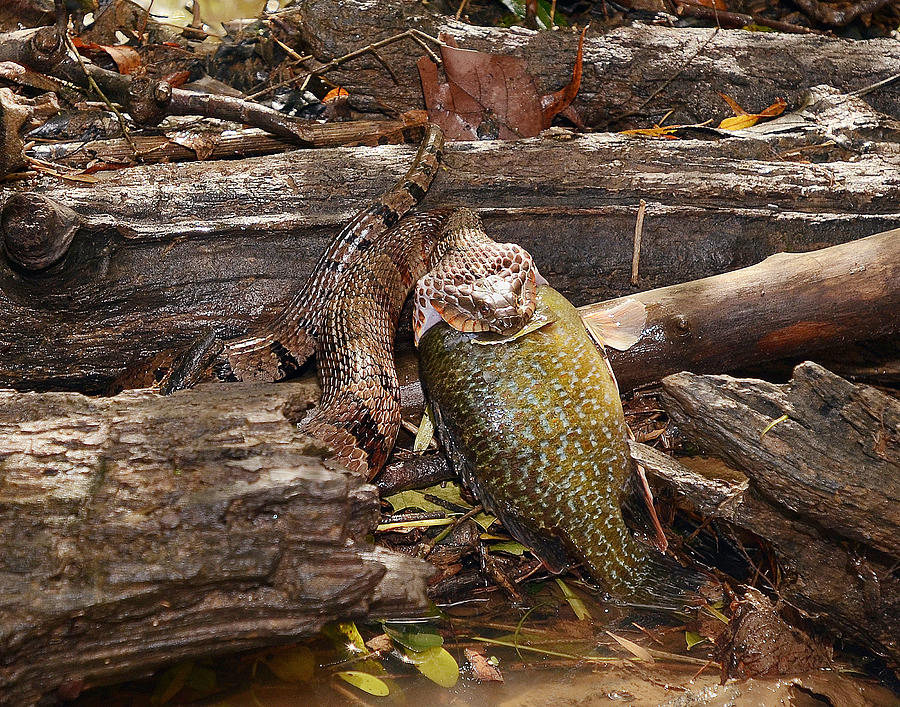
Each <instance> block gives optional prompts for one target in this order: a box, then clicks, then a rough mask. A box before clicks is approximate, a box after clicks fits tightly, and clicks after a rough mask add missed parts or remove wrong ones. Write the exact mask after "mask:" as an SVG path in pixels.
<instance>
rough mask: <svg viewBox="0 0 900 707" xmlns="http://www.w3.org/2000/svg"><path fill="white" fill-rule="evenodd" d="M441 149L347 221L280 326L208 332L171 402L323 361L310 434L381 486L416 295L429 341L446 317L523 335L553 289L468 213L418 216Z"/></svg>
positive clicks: (171, 382) (432, 144)
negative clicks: (231, 335)
mask: <svg viewBox="0 0 900 707" xmlns="http://www.w3.org/2000/svg"><path fill="white" fill-rule="evenodd" d="M442 148H443V135H442V133H441V131H440V129H439V128H438V127H437V126H434V125H430V126H429V127H428V128H427V130H426V134H425V137H424V139H423V141H422V144H421V146H420V147H419V150H418V152H417V154H416V156H415V158H414V159H413V162H412V165H411V166H410V168H409V171H408V172H407V174H406V175H405V176H404V177H403V178H402V179H401V180H400V181H398V182H397V183H396V184H395V185H394V186H392V187H391V188H390V189H388V191H386V192H385V193H384V194H383V195H382V196H381V198H380V199H378V200H377V201H376V202H375V203H373V204H372V205H370V206H368V207H367V208H365V209H363V210H362V211H360V212H359V213H357V214H356V215H355V216H354V217H353V218H352V219H351V220H350V221H349V222H348V224H347V225H346V226H345V227H344V228H343V229H342V230H341V232H340V233H339V234H338V235H337V236H336V237H335V238H334V239H333V240H332V241H331V243H330V244H329V246H328V248H327V249H326V251H325V253H324V254H323V255H322V256H321V258H320V259H319V261H318V262H317V264H316V266H315V268H314V270H313V273H312V274H311V276H310V277H309V279H308V280H307V281H306V283H305V284H304V286H303V287H302V288H301V289H300V291H299V292H298V293H297V294H296V295H295V296H294V297H293V299H292V300H291V301H290V303H289V304H288V306H287V307H286V308H285V310H283V312H282V313H281V314H280V315H279V316H278V317H276V318H275V320H273V321H272V322H270V323H269V324H268V325H266V326H264V327H263V328H261V329H260V330H259V331H257V332H255V333H253V334H252V335H249V336H246V337H244V338H241V339H236V340H232V341H226V342H221V341H218V340H216V339H215V338H214V336H213V335H212V333H211V332H210V333H208V334H207V335H206V336H205V337H202V338H201V339H200V340H198V342H196V343H195V345H194V346H192V347H191V348H190V349H188V350H187V351H185V352H184V353H183V354H182V355H181V356H180V357H179V358H178V359H176V361H175V363H174V364H173V366H172V370H171V371H170V373H169V375H168V377H167V378H166V379H165V380H164V381H163V383H162V386H161V390H162V392H163V393H170V392H174V391H175V390H178V389H180V388H185V387H189V386H190V385H192V384H193V383H194V382H196V380H197V379H198V378H199V377H200V376H202V375H204V374H208V373H209V372H210V371H211V370H213V371H215V375H216V376H217V377H219V378H220V379H223V380H229V379H231V380H234V379H238V380H261V381H277V380H280V379H283V378H285V377H287V376H288V375H290V374H292V373H294V372H296V371H297V370H298V369H299V368H300V366H302V365H303V363H304V362H305V361H306V360H307V359H308V358H309V356H311V355H312V354H313V353H315V354H316V358H317V363H318V370H319V379H320V381H321V384H322V399H321V402H320V405H319V406H318V408H316V410H315V411H314V413H313V415H312V416H311V418H309V419H307V420H306V421H305V422H304V425H303V427H304V430H305V431H306V432H308V433H309V434H311V435H313V436H314V437H316V438H318V439H320V440H322V441H323V442H325V443H326V444H327V445H328V446H330V447H332V448H333V449H334V452H335V456H336V458H337V460H339V461H340V462H342V463H343V464H344V465H345V466H346V467H347V468H349V469H350V470H351V471H354V472H357V473H361V474H365V475H366V476H367V477H368V478H372V477H373V476H375V474H377V473H378V471H380V470H381V468H382V467H383V466H384V463H385V462H386V460H387V457H388V455H389V453H390V451H391V448H392V447H393V445H394V442H395V440H396V438H397V434H398V432H399V429H400V392H399V384H398V380H397V372H396V369H395V367H394V360H393V354H394V335H395V331H396V327H397V323H398V319H399V316H400V310H401V308H402V305H403V302H404V300H405V299H406V297H407V295H408V294H409V292H410V290H411V289H412V287H413V285H415V284H416V283H418V286H417V288H416V295H415V301H416V311H415V315H414V323H413V328H414V333H415V337H416V341H418V339H419V337H420V336H421V335H422V334H423V333H424V332H425V330H427V329H428V328H429V327H430V326H431V325H433V324H435V323H437V322H438V321H441V320H442V319H443V320H445V321H447V322H448V323H449V324H450V325H451V326H453V327H454V328H456V329H458V330H460V331H494V332H497V333H500V334H508V333H511V332H514V331H517V330H519V329H521V327H522V326H523V325H524V324H525V323H526V322H527V321H528V320H529V319H530V318H531V315H532V314H533V312H534V308H535V303H536V301H535V293H536V287H537V285H539V284H543V283H544V282H545V280H543V278H542V277H541V276H540V274H539V273H538V272H537V269H536V268H535V267H534V264H533V262H532V260H531V256H530V255H529V254H528V253H527V252H526V251H525V250H524V249H522V248H521V247H520V246H518V245H516V244H512V243H495V242H494V241H493V240H491V239H490V238H489V237H488V236H487V235H486V234H485V233H484V230H483V228H482V225H481V221H480V219H479V218H478V216H476V215H475V214H474V213H473V212H471V211H469V210H467V209H461V208H460V209H453V208H442V209H435V210H431V211H427V212H423V213H418V214H412V215H407V213H408V212H409V211H410V209H411V208H412V207H413V206H415V205H416V204H417V203H418V202H419V201H420V200H421V199H422V197H423V196H424V195H425V193H426V191H427V189H428V187H429V186H430V184H431V181H432V179H433V178H434V176H435V174H436V172H437V169H438V165H439V161H440V157H441V153H442Z"/></svg>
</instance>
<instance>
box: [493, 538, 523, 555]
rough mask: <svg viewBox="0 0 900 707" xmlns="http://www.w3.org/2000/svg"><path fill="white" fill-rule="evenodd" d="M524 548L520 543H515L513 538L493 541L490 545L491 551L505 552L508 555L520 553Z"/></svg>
mask: <svg viewBox="0 0 900 707" xmlns="http://www.w3.org/2000/svg"><path fill="white" fill-rule="evenodd" d="M526 550H528V548H527V547H525V546H524V545H523V544H522V543H517V542H516V541H515V540H510V541H509V542H502V543H494V544H493V545H491V546H490V551H491V552H505V553H508V554H510V555H522V554H523V553H524V552H525V551H526Z"/></svg>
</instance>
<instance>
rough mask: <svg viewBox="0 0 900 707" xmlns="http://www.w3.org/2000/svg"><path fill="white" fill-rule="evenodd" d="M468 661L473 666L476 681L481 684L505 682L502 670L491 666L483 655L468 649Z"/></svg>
mask: <svg viewBox="0 0 900 707" xmlns="http://www.w3.org/2000/svg"><path fill="white" fill-rule="evenodd" d="M465 652H466V660H467V661H469V665H471V666H472V671H473V672H474V673H475V679H476V680H480V681H481V682H503V674H502V673H501V672H500V668H498V667H497V666H496V665H493V664H491V663H490V662H489V661H488V659H487V658H486V657H485V655H484V654H483V653H480V652H479V651H474V650H472V649H471V648H466V651H465Z"/></svg>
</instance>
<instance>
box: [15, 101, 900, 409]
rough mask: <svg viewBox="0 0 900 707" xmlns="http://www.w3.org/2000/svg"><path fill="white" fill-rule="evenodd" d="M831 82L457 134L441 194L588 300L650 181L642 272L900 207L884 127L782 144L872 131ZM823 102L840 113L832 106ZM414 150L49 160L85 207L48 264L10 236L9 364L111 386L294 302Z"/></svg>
mask: <svg viewBox="0 0 900 707" xmlns="http://www.w3.org/2000/svg"><path fill="white" fill-rule="evenodd" d="M820 98H821V100H819V101H818V102H817V103H816V104H815V105H814V106H810V107H809V108H808V109H807V111H805V112H804V113H803V114H802V115H797V116H793V119H792V121H789V122H787V123H785V124H780V127H778V126H776V127H775V128H770V130H773V131H774V130H776V129H777V130H778V131H779V132H771V133H762V132H760V133H755V134H754V135H755V137H754V138H753V139H746V138H740V137H734V138H727V139H721V140H718V141H717V142H715V143H711V142H709V141H708V140H681V141H674V142H673V141H664V142H654V141H646V140H641V139H635V138H629V137H626V136H617V135H585V136H578V137H575V138H572V139H570V140H566V141H561V142H560V141H556V140H552V139H533V140H527V141H521V142H516V143H496V142H484V143H456V144H453V145H451V146H450V147H449V149H448V150H447V157H446V166H447V168H446V169H445V170H443V171H442V174H441V175H440V176H439V177H438V179H436V180H435V184H434V186H433V187H432V192H431V193H430V194H429V195H428V197H427V201H426V205H431V206H434V205H442V204H452V203H462V204H465V205H467V206H469V207H472V208H475V209H477V210H479V211H480V213H481V214H482V215H483V216H484V218H485V221H486V225H487V229H488V232H489V233H490V234H491V235H492V236H494V237H495V238H497V239H498V240H508V241H515V242H519V243H521V244H522V245H523V246H525V247H526V248H528V249H529V250H530V251H531V252H532V253H533V254H534V256H535V258H536V261H537V262H538V264H539V265H540V267H541V271H542V272H544V273H545V274H546V275H547V277H548V279H549V280H550V281H551V282H552V283H553V284H554V285H555V286H556V287H557V288H558V289H560V290H562V291H563V292H564V293H566V294H567V295H569V296H570V297H572V298H573V300H574V301H575V303H576V304H587V303H589V302H595V301H598V300H600V299H604V298H607V297H610V296H616V295H621V294H625V293H628V292H632V291H633V289H634V288H633V286H632V285H631V284H630V279H629V273H630V268H631V260H632V252H633V231H634V218H635V213H636V209H637V203H638V201H639V199H641V198H643V199H644V200H645V201H647V203H648V206H647V212H646V217H645V220H644V233H643V246H642V251H641V258H640V280H639V284H640V286H641V287H644V288H647V287H659V286H665V285H669V284H672V283H676V282H683V281H686V280H691V279H695V278H700V277H705V276H709V275H714V274H716V273H719V272H722V271H725V270H730V269H733V268H738V267H743V266H747V265H751V264H753V263H756V262H758V261H760V260H762V259H763V258H764V257H766V256H767V255H771V254H772V253H776V252H779V251H783V250H786V249H790V250H810V249H814V248H819V247H822V246H827V245H832V244H835V243H841V242H846V241H848V240H853V239H854V238H858V237H861V236H867V235H870V234H872V233H877V232H879V231H884V230H887V229H890V228H896V227H898V226H900V208H898V204H900V176H898V175H900V156H898V155H897V154H896V151H894V152H893V153H892V152H891V151H890V150H889V149H885V150H883V151H880V152H879V148H878V145H879V144H880V143H877V142H872V143H871V144H870V148H871V150H872V151H871V152H869V153H865V154H862V155H859V156H857V157H856V158H854V160H853V161H849V160H847V159H845V155H846V153H845V152H844V151H843V150H842V149H838V148H834V147H833V146H823V147H821V150H823V152H822V153H821V154H822V156H823V159H829V160H830V161H827V162H820V163H817V164H803V163H797V162H790V161H783V160H780V159H778V158H777V157H773V150H775V151H776V152H778V151H781V150H787V149H789V147H791V146H793V147H797V146H799V145H806V144H807V142H806V140H807V139H812V140H813V142H814V143H819V142H821V141H822V140H823V138H822V137H821V136H820V132H814V133H810V130H811V129H812V128H810V126H813V127H814V128H815V130H816V131H825V132H827V133H828V134H829V135H831V136H832V137H834V136H840V137H841V139H842V140H845V141H847V142H848V144H850V145H855V144H857V141H859V140H862V139H863V137H864V136H865V135H867V134H868V133H866V132H865V131H862V132H859V131H857V129H858V128H859V125H860V123H854V122H852V121H851V125H850V126H849V127H848V126H847V125H841V124H838V123H837V122H835V121H836V118H835V116H834V113H835V109H834V104H833V102H832V101H831V99H832V98H833V96H831V97H830V96H826V95H824V94H822V95H821V96H820ZM840 104H841V105H845V104H846V101H841V102H840ZM819 111H824V114H826V115H827V116H830V117H828V120H830V121H831V122H829V123H817V122H816V121H817V120H818V119H819V118H818V116H819V115H820V112H819ZM829 111H830V112H829ZM841 115H842V116H845V115H846V113H841ZM851 115H853V116H858V115H859V113H856V112H852V113H851ZM869 117H870V118H871V117H872V116H871V115H870V116H869ZM860 120H864V119H863V118H860ZM876 124H878V125H881V128H879V129H881V130H882V131H883V132H882V133H881V134H882V135H883V136H890V135H892V134H893V133H891V132H890V130H889V126H885V125H882V124H881V123H877V120H876ZM854 126H855V127H854ZM860 130H861V129H860ZM854 131H857V132H854ZM811 135H812V136H813V137H811ZM816 136H818V137H816ZM830 139H831V138H829V140H830ZM713 145H714V147H715V149H712V146H713ZM888 147H889V146H888ZM816 149H819V148H816ZM410 158H411V148H407V147H394V146H384V147H378V148H361V149H331V150H319V151H316V152H315V153H314V154H313V153H310V152H308V151H298V152H292V153H287V154H283V155H274V156H269V157H260V158H253V159H248V160H241V161H233V162H208V163H198V164H180V165H152V166H147V167H137V168H133V169H129V170H121V171H118V172H106V173H102V174H99V175H97V177H98V181H97V183H96V184H94V185H93V186H91V187H84V188H73V186H72V185H71V184H69V183H66V184H60V183H58V182H57V181H55V180H54V181H51V180H49V179H45V180H44V181H42V182H40V183H39V184H38V185H36V186H35V188H34V190H35V191H37V192H39V193H41V194H42V195H44V196H45V197H47V198H49V199H52V200H53V201H56V202H58V203H60V204H62V205H64V206H66V207H68V208H70V209H72V210H74V211H75V212H77V213H78V214H79V215H80V216H81V219H82V226H81V228H80V229H79V231H78V232H77V233H76V234H75V238H74V240H73V241H72V244H71V247H70V248H69V251H68V253H67V255H66V257H65V258H63V260H62V261H61V262H60V263H59V264H57V265H55V266H54V267H52V268H50V269H49V270H48V271H45V272H43V273H41V275H40V277H37V276H33V275H28V274H23V273H22V272H20V271H19V270H17V269H15V268H13V267H12V266H11V265H10V264H9V263H8V260H7V258H6V257H4V256H0V308H2V309H3V311H5V312H6V317H5V318H3V319H0V351H2V352H3V354H2V356H0V384H3V385H8V386H12V387H17V388H33V389H48V388H57V389H76V390H84V391H97V390H102V389H104V388H105V386H106V385H107V384H108V383H109V382H110V380H111V379H112V378H114V377H115V376H116V374H117V373H118V372H119V371H121V370H122V369H123V368H124V367H125V366H126V365H128V364H129V363H130V362H132V361H135V360H140V359H145V358H148V357H149V356H151V355H153V354H155V353H157V352H158V351H161V350H164V349H171V348H178V347H180V346H182V345H183V344H184V343H185V342H187V341H189V340H191V339H192V338H193V337H195V336H196V335H197V333H198V332H199V331H201V330H202V329H203V328H205V327H206V326H208V325H209V324H214V325H216V326H217V327H218V329H219V333H220V334H221V335H223V336H234V335H237V334H240V333H243V332H244V331H245V330H246V329H247V328H248V327H249V326H250V325H251V323H253V322H255V321H258V320H259V319H260V318H261V317H262V316H265V315H266V314H271V313H274V312H275V311H277V310H278V309H280V308H281V307H283V306H284V304H285V303H286V301H287V300H288V299H289V298H290V296H291V295H292V294H293V292H294V291H295V290H296V288H297V287H298V286H299V284H300V281H302V279H303V278H304V277H305V276H306V275H307V274H308V273H309V271H310V270H311V268H312V265H313V264H314V262H315V261H316V259H317V258H318V255H319V254H320V253H321V252H322V250H324V247H325V244H326V243H327V241H328V239H329V238H330V237H331V235H332V234H333V232H334V230H335V229H336V228H337V227H338V226H339V225H341V224H342V223H343V222H345V221H346V219H347V218H348V217H349V216H350V215H351V214H352V213H353V212H354V211H356V210H358V209H359V208H361V207H362V206H364V205H365V204H367V203H370V202H371V201H372V200H373V199H374V198H375V197H376V195H377V194H379V193H380V192H381V191H383V190H384V189H385V188H386V187H387V186H388V185H389V184H391V183H392V180H395V179H397V178H398V177H399V176H401V175H402V173H403V172H404V171H405V169H406V166H407V165H408V162H409V160H410ZM51 342H52V343H51Z"/></svg>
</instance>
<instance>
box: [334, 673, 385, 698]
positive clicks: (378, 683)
mask: <svg viewBox="0 0 900 707" xmlns="http://www.w3.org/2000/svg"><path fill="white" fill-rule="evenodd" d="M335 675H337V676H338V677H339V678H340V679H341V680H343V681H344V682H348V683H350V684H351V685H353V687H356V688H358V689H360V690H362V691H363V692H367V693H369V694H370V695H374V696H375V697H385V696H386V695H389V694H390V692H391V691H390V688H388V686H387V683H386V682H385V681H384V680H382V679H381V678H376V677H375V676H374V675H370V674H369V673H364V672H361V671H359V670H343V671H341V672H339V673H335Z"/></svg>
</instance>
